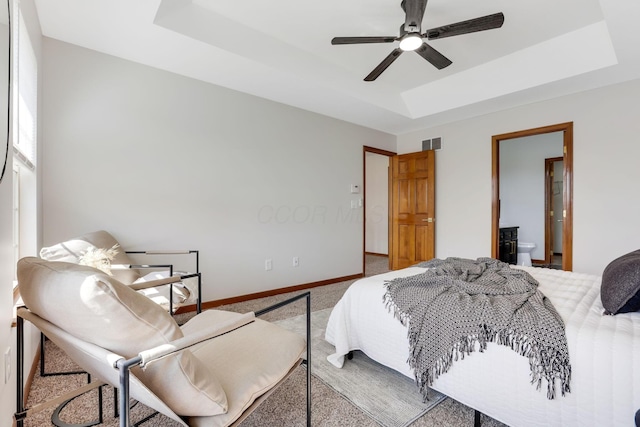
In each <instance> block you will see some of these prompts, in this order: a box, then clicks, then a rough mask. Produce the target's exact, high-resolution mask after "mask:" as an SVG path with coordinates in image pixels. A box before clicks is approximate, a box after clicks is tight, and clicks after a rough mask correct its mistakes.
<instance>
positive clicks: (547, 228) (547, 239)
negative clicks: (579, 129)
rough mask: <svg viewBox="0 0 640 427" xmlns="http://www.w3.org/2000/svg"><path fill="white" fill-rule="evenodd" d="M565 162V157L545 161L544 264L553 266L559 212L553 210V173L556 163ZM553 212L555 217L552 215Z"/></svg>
mask: <svg viewBox="0 0 640 427" xmlns="http://www.w3.org/2000/svg"><path fill="white" fill-rule="evenodd" d="M563 161H564V158H563V157H551V158H548V159H544V179H545V186H544V187H545V189H544V214H545V221H544V262H545V263H546V264H551V262H552V261H553V255H554V252H553V247H554V246H555V245H554V243H555V232H554V230H555V227H554V222H555V219H556V217H557V214H558V212H556V210H555V209H553V178H554V174H553V171H554V170H555V166H554V164H555V163H556V162H563ZM552 211H553V216H552V215H551V212H552ZM563 222H564V221H563Z"/></svg>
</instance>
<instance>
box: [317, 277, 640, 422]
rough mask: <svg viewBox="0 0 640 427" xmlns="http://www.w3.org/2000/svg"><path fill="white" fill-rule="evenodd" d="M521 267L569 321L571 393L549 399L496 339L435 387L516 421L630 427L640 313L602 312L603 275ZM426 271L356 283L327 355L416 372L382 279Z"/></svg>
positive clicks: (333, 323)
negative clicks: (358, 354)
mask: <svg viewBox="0 0 640 427" xmlns="http://www.w3.org/2000/svg"><path fill="white" fill-rule="evenodd" d="M518 268H522V269H524V270H526V271H528V272H529V273H530V274H531V275H532V276H533V277H534V278H535V279H536V280H538V282H540V288H539V289H540V290H541V291H542V293H543V294H545V295H546V296H547V297H548V298H549V299H550V300H551V302H552V303H553V305H554V306H555V308H556V310H557V311H558V313H559V314H560V315H561V316H562V319H563V320H564V322H565V326H566V334H567V341H568V345H569V354H570V358H571V367H572V378H571V393H569V394H567V395H566V396H564V397H562V396H561V395H560V394H559V396H558V397H557V398H556V399H554V400H548V399H547V397H546V390H547V389H546V384H543V386H542V388H541V389H540V390H536V387H535V386H534V385H531V384H530V382H529V372H530V370H529V363H528V360H527V359H526V358H525V357H523V356H520V355H518V354H517V353H516V352H514V351H512V350H511V349H509V348H507V347H505V346H500V345H497V344H489V345H488V349H487V351H485V352H484V353H480V352H474V353H472V354H471V355H470V356H467V357H465V358H464V360H459V361H457V362H454V364H453V366H452V368H451V369H450V370H449V372H447V373H446V374H443V375H441V376H440V377H439V378H438V379H436V381H435V382H434V384H433V388H434V389H436V390H438V391H440V392H442V393H444V394H446V395H448V396H450V397H452V398H454V399H456V400H458V401H459V402H462V403H464V404H466V405H468V406H471V407H472V408H475V409H477V410H479V411H481V412H483V413H485V414H487V415H489V416H491V417H493V418H495V419H497V420H499V421H502V422H504V423H506V424H508V425H512V426H563V427H564V426H598V427H600V426H633V425H634V415H635V412H636V411H637V410H638V409H640V313H627V314H619V315H616V316H603V315H602V313H603V310H604V309H603V307H602V304H601V302H600V277H597V276H591V275H586V274H579V273H572V272H565V271H559V270H550V269H543V268H533V267H518ZM422 271H424V269H422V268H417V267H410V268H406V269H403V270H399V271H392V272H389V273H385V274H380V275H377V276H373V277H368V278H364V279H361V280H359V281H357V282H355V283H354V284H353V285H351V287H350V288H349V289H348V290H347V292H346V293H345V295H344V296H343V298H342V299H341V300H340V301H339V302H338V304H337V305H336V306H335V308H334V309H333V311H332V313H331V317H330V318H329V323H328V325H327V331H326V336H325V338H326V340H327V341H328V342H330V343H331V344H333V345H335V347H336V353H335V354H333V355H330V356H329V357H328V359H329V361H330V362H331V363H333V364H334V365H335V366H336V367H338V368H339V367H342V364H343V363H344V358H345V355H346V354H347V353H348V352H349V351H351V350H362V351H363V352H364V353H365V354H367V355H368V356H369V357H371V358H372V359H374V360H376V361H377V362H379V363H381V364H383V365H385V366H388V367H390V368H393V369H395V370H397V371H398V372H400V373H402V374H404V375H406V376H408V377H410V378H413V372H412V371H411V369H410V368H409V366H408V364H407V360H408V358H409V342H408V339H407V329H406V328H405V327H404V326H402V325H401V324H400V322H399V321H398V320H396V319H395V318H394V317H393V315H392V314H391V313H389V312H388V311H387V309H386V308H385V307H384V304H383V302H382V297H383V295H384V292H385V288H384V282H385V281H387V280H390V279H392V278H395V277H404V276H410V275H414V274H418V273H420V272H422ZM347 363H348V361H347ZM416 393H419V392H418V389H417V387H416Z"/></svg>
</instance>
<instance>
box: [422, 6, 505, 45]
mask: <svg viewBox="0 0 640 427" xmlns="http://www.w3.org/2000/svg"><path fill="white" fill-rule="evenodd" d="M503 23H504V14H503V13H502V12H500V13H494V14H493V15H487V16H483V17H480V18H475V19H469V20H468V21H462V22H457V23H455V24H449V25H443V26H442V27H438V28H432V29H430V30H427V32H426V33H424V35H423V37H426V38H427V39H429V40H434V39H442V38H445V37H451V36H459V35H461V34H468V33H475V32H478V31H484V30H491V29H494V28H500V27H502V24H503Z"/></svg>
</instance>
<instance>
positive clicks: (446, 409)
mask: <svg viewBox="0 0 640 427" xmlns="http://www.w3.org/2000/svg"><path fill="white" fill-rule="evenodd" d="M387 263H388V260H387V258H385V257H378V256H367V259H366V275H367V276H371V275H374V274H378V273H382V272H385V271H387V269H388V267H387V265H388V264H387ZM351 283H353V281H347V282H341V283H337V284H333V285H327V286H322V287H318V288H314V289H312V290H311V306H312V311H318V310H323V309H326V308H331V307H333V306H334V305H335V304H336V303H337V302H338V300H339V299H340V298H341V297H342V295H343V294H344V292H345V291H346V289H347V288H348V287H349V286H350V285H351ZM298 293H299V292H295V293H291V294H283V295H278V296H274V297H268V298H262V299H259V300H253V301H247V302H243V303H238V304H232V305H228V306H224V307H220V308H221V309H226V310H231V311H237V312H247V311H255V310H259V309H261V308H264V307H267V306H269V305H271V304H274V303H276V302H279V301H283V300H285V299H287V298H288V297H290V296H293V295H297V294H298ZM304 311H305V303H304V300H302V301H299V302H298V303H296V304H293V305H291V306H287V307H284V308H283V309H280V310H276V311H275V312H271V313H268V314H266V315H265V316H264V317H263V318H264V319H265V320H271V321H276V320H282V319H286V318H290V317H293V316H298V315H301V314H303V313H304ZM190 316H192V314H185V315H181V316H178V318H177V320H178V321H179V322H183V321H185V320H186V319H187V318H189V317H190ZM46 351H47V359H46V361H47V369H46V370H47V371H56V370H65V369H68V370H73V369H76V368H75V367H74V365H73V363H72V362H70V361H69V359H68V358H67V357H66V356H65V355H64V354H63V353H62V352H61V351H60V350H58V349H57V348H56V347H55V346H54V345H52V344H51V343H50V342H47V350H46ZM305 378H306V370H305V368H304V367H300V368H298V369H297V370H296V372H294V373H293V375H291V376H290V377H289V379H288V380H287V381H286V382H285V383H284V384H283V385H282V386H281V387H280V388H278V389H277V390H276V391H275V392H274V393H273V394H272V395H271V396H270V397H269V398H268V399H267V400H266V401H265V402H264V403H263V404H262V405H261V406H260V407H259V408H258V409H257V410H256V411H255V412H254V413H252V414H251V415H250V416H249V417H248V418H247V419H246V420H245V421H244V423H243V424H242V425H243V426H246V427H250V426H254V427H265V426H269V427H270V426H282V427H297V426H303V425H304V424H305V421H304V420H305V415H304V413H305V408H306V403H305V393H306V389H305ZM85 381H86V376H84V375H73V376H55V377H44V378H42V377H40V376H39V375H38V374H36V376H35V378H34V382H33V385H32V387H31V392H30V394H29V400H28V402H27V404H28V406H29V407H31V406H33V405H35V404H37V403H40V402H43V401H46V400H47V399H48V398H51V397H53V396H57V395H60V394H62V393H64V392H66V391H69V390H73V389H74V388H77V387H79V386H81V385H83V384H84V383H85ZM416 393H417V391H416ZM104 395H105V398H104V407H105V409H104V422H103V423H102V424H100V426H109V427H111V426H117V425H118V420H117V419H116V418H113V409H112V408H113V398H112V390H111V389H110V387H105V390H104ZM312 401H313V406H312V424H313V426H318V427H320V426H322V427H350V426H354V427H355V426H357V427H369V426H370V427H375V426H379V424H378V423H376V422H375V421H374V420H373V419H372V418H371V417H369V416H367V415H366V414H365V413H364V412H363V411H362V410H360V409H358V408H357V407H356V406H355V405H353V404H352V403H351V402H349V401H348V400H347V399H345V398H344V397H342V396H341V395H340V394H339V393H337V392H336V391H335V390H333V389H332V388H330V387H328V386H327V385H326V384H325V383H324V382H322V381H321V380H319V379H318V378H316V377H313V378H312ZM96 402H97V392H96V391H95V390H94V391H92V392H90V393H87V395H85V396H83V397H81V398H78V399H76V400H75V401H74V402H73V403H72V404H70V405H68V406H67V408H65V410H64V411H63V412H62V414H61V418H62V419H63V420H64V421H66V422H86V421H89V420H93V419H95V418H96V416H97V410H96ZM149 412H150V411H149V409H148V408H145V407H144V406H143V405H140V404H138V405H136V406H135V407H134V409H133V411H132V416H133V421H136V420H139V419H141V418H142V417H144V416H146V415H147V414H149ZM51 413H52V410H45V411H43V412H41V413H38V414H35V415H33V416H31V417H29V418H27V420H26V421H25V426H27V427H41V426H47V425H51ZM473 417H474V412H473V410H472V409H470V408H468V407H466V406H464V405H462V404H460V403H458V402H456V401H454V400H453V399H449V398H447V399H445V400H444V401H443V402H442V403H440V404H439V405H437V406H436V407H435V408H433V409H432V410H430V411H429V412H427V413H426V414H425V415H423V416H422V417H420V418H419V419H417V420H416V421H415V422H414V423H413V424H411V426H412V427H427V426H439V427H458V426H472V425H473ZM176 425H177V423H175V422H173V421H171V420H169V419H167V418H166V417H163V416H161V415H158V416H155V417H154V418H152V419H151V420H150V421H149V422H147V423H145V424H144V426H168V427H172V426H176ZM482 425H483V427H484V426H487V427H498V426H502V424H500V423H499V422H497V421H495V420H493V419H491V418H489V417H485V416H483V418H482Z"/></svg>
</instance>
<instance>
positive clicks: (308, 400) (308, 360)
mask: <svg viewBox="0 0 640 427" xmlns="http://www.w3.org/2000/svg"><path fill="white" fill-rule="evenodd" d="M302 298H306V299H307V331H306V332H307V427H311V292H305V293H303V294H300V295H297V296H295V297H292V298H289V299H287V300H285V301H282V302H279V303H277V304H274V305H272V306H270V307H267V308H263V309H262V310H258V311H256V312H255V315H256V317H258V316H262V315H263V314H265V313H268V312H270V311H273V310H276V309H278V308H280V307H284V306H285V305H288V304H291V303H292V302H294V301H297V300H299V299H302Z"/></svg>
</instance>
